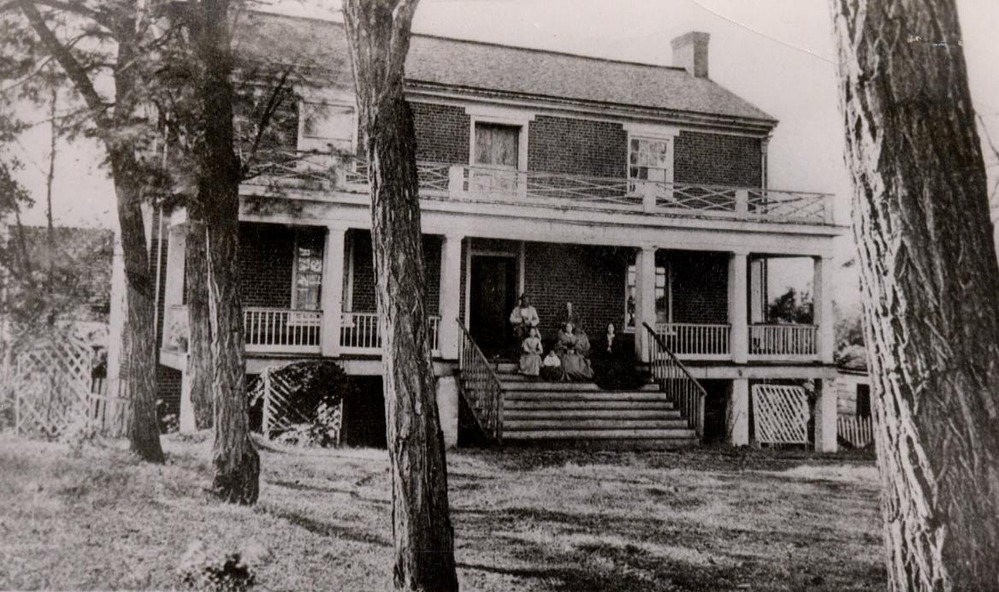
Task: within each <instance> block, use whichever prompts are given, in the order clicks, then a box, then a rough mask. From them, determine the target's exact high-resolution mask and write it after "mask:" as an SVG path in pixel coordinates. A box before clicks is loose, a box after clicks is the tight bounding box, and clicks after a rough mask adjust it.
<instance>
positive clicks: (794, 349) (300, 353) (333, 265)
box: [161, 13, 843, 450]
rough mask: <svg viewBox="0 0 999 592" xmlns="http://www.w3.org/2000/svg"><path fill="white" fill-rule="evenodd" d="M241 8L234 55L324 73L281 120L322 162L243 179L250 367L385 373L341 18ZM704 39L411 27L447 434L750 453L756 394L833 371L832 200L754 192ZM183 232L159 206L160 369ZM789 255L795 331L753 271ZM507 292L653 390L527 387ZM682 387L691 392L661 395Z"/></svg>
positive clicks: (738, 131) (762, 163)
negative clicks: (660, 56) (692, 444)
mask: <svg viewBox="0 0 999 592" xmlns="http://www.w3.org/2000/svg"><path fill="white" fill-rule="evenodd" d="M246 18H247V19H248V21H247V24H246V26H244V27H243V28H242V30H243V31H244V33H243V34H242V38H241V39H240V47H241V49H242V50H244V51H249V52H256V53H257V54H258V55H259V56H261V58H269V59H274V60H280V59H281V58H280V56H281V55H282V52H283V51H284V49H286V48H299V51H300V48H302V47H314V48H315V51H314V52H310V55H311V59H312V60H313V62H314V63H316V64H323V67H324V68H326V70H328V72H327V78H326V79H325V82H324V84H323V85H321V86H315V85H310V87H309V88H301V89H297V91H296V93H295V102H294V104H292V105H291V106H290V109H291V113H290V115H289V117H288V118H287V119H286V121H291V122H292V124H291V125H292V130H293V131H294V127H295V126H297V137H296V138H295V139H294V142H293V145H292V143H289V145H288V146H285V147H284V148H283V149H284V151H285V152H288V153H295V152H297V153H299V154H301V153H303V152H309V151H312V150H319V151H327V152H329V151H330V150H332V151H334V152H335V153H336V154H337V156H334V157H329V158H323V157H317V156H315V155H314V154H309V155H308V157H307V158H304V159H302V158H299V159H295V160H294V161H291V162H290V163H288V162H284V163H282V162H275V163H274V165H273V166H269V167H263V168H262V169H261V171H262V172H261V174H259V175H258V176H256V177H254V178H252V179H250V180H248V181H247V182H246V183H244V185H243V186H242V189H241V196H242V205H241V214H240V216H241V221H242V229H241V264H242V270H243V278H242V286H243V292H242V295H243V304H244V306H245V311H244V315H245V338H246V351H247V356H248V361H247V372H248V373H250V374H254V373H259V372H261V370H262V369H263V368H266V367H268V366H271V365H274V364H280V363H285V362H287V361H290V360H295V359H303V358H315V357H320V356H321V357H326V358H332V359H335V360H338V361H339V362H340V363H341V364H342V366H343V367H344V369H345V370H346V371H347V372H348V373H349V374H350V375H352V376H375V375H378V374H379V373H380V371H381V366H380V363H379V356H380V355H381V352H380V343H379V326H378V319H377V315H376V312H375V299H374V279H373V265H372V248H371V235H370V232H369V229H370V224H371V220H370V213H369V196H368V193H367V191H368V188H367V185H366V178H365V171H364V163H363V162H360V161H358V160H356V159H354V158H350V157H347V156H344V155H350V154H354V153H356V152H357V151H358V147H359V143H360V142H359V138H358V131H357V130H358V124H357V116H356V110H355V101H354V94H353V88H352V86H353V83H352V78H351V71H350V64H349V61H348V57H347V56H348V54H347V47H346V39H345V35H344V31H343V28H342V25H341V24H338V23H334V22H326V21H318V20H306V19H299V18H291V17H284V16H275V15H263V14H255V13H251V14H249V15H248V16H247V17H246ZM708 41H709V40H708V35H706V34H704V33H689V34H687V35H684V36H682V37H680V38H677V39H675V40H674V41H673V44H672V47H673V64H674V65H673V66H671V67H663V66H654V65H648V64H637V63H629V62H622V61H614V60H607V59H599V58H592V57H582V56H577V55H569V54H562V53H556V52H550V51H540V50H534V49H524V48H517V47H507V46H502V45H495V44H489V43H479V42H470V41H460V40H454V39H444V38H439V37H433V36H426V35H414V36H413V38H412V44H411V50H410V53H409V57H408V60H407V64H406V72H407V74H406V76H407V83H406V92H407V96H408V100H409V103H410V106H411V108H412V111H413V115H414V118H415V127H416V134H417V151H418V154H417V158H418V162H419V178H420V192H421V198H422V202H421V204H422V228H423V232H424V241H425V242H424V244H425V252H426V259H427V278H428V286H427V295H426V296H427V298H428V301H429V306H430V308H431V309H432V310H434V311H437V312H438V314H436V315H435V316H434V317H433V318H432V319H431V321H430V322H431V329H432V335H433V350H434V355H435V362H436V366H435V367H436V372H437V374H438V376H439V393H438V400H439V402H440V404H441V408H442V417H443V421H444V423H445V425H444V430H445V433H446V434H448V435H449V437H450V438H452V439H453V437H454V434H455V433H456V430H457V421H458V408H459V407H460V406H467V407H468V409H469V410H471V412H472V415H474V416H475V417H476V418H477V420H478V421H479V423H480V426H481V427H483V429H485V431H487V432H489V434H490V435H492V436H493V437H499V438H502V439H503V441H507V442H508V441H514V440H518V439H522V440H532V439H550V440H551V439H554V440H562V439H565V440H576V441H578V440H587V439H596V440H599V439H604V440H608V441H625V442H635V443H641V442H646V443H650V444H655V443H660V444H663V443H669V442H674V443H679V442H688V441H691V440H692V439H694V438H695V437H697V436H703V435H705V434H708V435H711V434H715V435H721V436H723V437H725V438H727V439H728V441H730V442H732V443H734V444H746V443H748V442H749V439H750V427H751V423H752V421H753V420H752V412H751V396H750V393H751V392H753V387H754V386H756V385H773V384H783V385H793V384H798V383H801V382H803V381H811V382H812V383H814V384H816V385H820V386H821V385H822V384H823V382H825V381H830V380H832V379H834V378H835V375H836V371H835V367H834V366H833V365H832V355H833V318H832V304H831V290H830V283H831V281H832V273H833V270H832V267H831V264H830V261H831V256H832V252H833V244H832V240H833V238H834V237H836V236H838V235H840V234H841V233H842V231H843V229H842V228H841V227H839V226H837V225H835V224H834V222H833V218H832V203H831V198H830V196H827V195H821V194H815V193H806V192H799V191H778V190H773V189H771V188H770V187H769V186H768V180H767V144H768V139H769V138H770V136H771V134H772V133H773V131H774V127H775V126H776V124H777V122H776V121H775V120H774V119H773V118H772V117H770V116H769V115H767V114H766V113H764V112H762V111H761V110H759V109H758V108H756V107H754V106H753V105H752V104H750V103H748V102H747V101H745V100H743V99H741V98H739V97H738V96H736V95H734V94H733V93H731V92H729V91H728V90H726V89H725V88H723V87H722V86H720V85H719V84H717V83H716V82H714V81H712V80H711V79H710V78H709V76H708ZM184 224H185V217H184V212H183V211H182V210H181V211H175V212H172V213H171V214H170V215H169V217H168V220H167V227H168V232H166V233H165V234H168V236H169V248H168V252H167V255H166V257H165V258H164V261H165V268H166V274H165V280H164V285H165V304H166V310H165V317H166V318H165V321H164V328H165V329H164V337H163V347H162V355H161V360H162V364H163V365H165V366H167V367H169V368H172V369H173V370H172V371H167V372H166V373H165V374H168V375H171V376H172V377H173V379H174V380H175V381H176V379H177V377H178V375H177V372H182V371H183V370H184V368H185V363H184V356H185V353H184V351H183V347H182V344H183V339H182V338H180V335H179V333H180V332H182V331H183V325H184V323H183V318H184V315H185V314H186V313H185V311H184V308H183V288H182V285H183V282H182V278H183V273H182V271H183V243H184V239H183V227H184ZM788 256H794V257H809V258H812V259H813V261H814V266H813V270H814V279H813V282H812V285H813V296H814V318H813V320H812V322H811V323H809V324H787V323H768V322H767V318H766V303H767V298H768V294H767V289H766V284H767V277H766V276H767V269H768V267H767V262H768V260H771V259H773V258H780V257H788ZM523 293H527V294H529V295H530V296H531V298H532V300H533V304H534V305H535V307H536V308H537V310H538V312H539V316H540V317H541V321H542V324H541V330H542V334H543V337H544V338H545V339H546V340H551V339H552V338H554V336H555V332H556V330H557V329H556V327H555V323H554V321H555V319H556V318H557V316H558V314H559V313H560V311H562V310H563V309H564V307H565V303H566V302H572V303H573V305H574V310H575V311H576V312H577V313H578V315H579V316H580V318H581V319H582V324H583V326H584V328H585V330H586V331H587V332H588V333H589V334H590V335H591V337H596V336H599V335H601V334H602V333H603V332H604V330H605V328H606V327H607V325H608V324H614V325H615V326H616V327H617V328H618V332H619V333H621V334H622V335H624V336H625V338H626V339H628V340H633V342H634V345H633V346H631V347H634V348H635V353H636V358H637V360H638V363H639V364H642V365H643V367H645V368H648V369H649V370H650V371H651V372H653V373H654V374H655V375H656V376H657V382H658V385H650V386H649V387H645V388H642V389H639V390H638V391H634V392H625V393H620V392H616V393H606V392H603V391H601V390H600V389H599V388H597V387H596V386H595V385H592V384H573V385H565V384H563V385H547V384H536V383H530V384H526V383H525V382H524V381H519V380H518V379H517V378H516V377H514V376H512V375H511V374H512V369H511V368H512V367H513V364H511V363H510V362H511V361H512V360H505V359H503V354H504V352H508V351H509V340H510V325H509V321H508V317H509V315H510V311H511V310H512V309H513V307H514V305H515V303H516V299H517V297H518V295H520V294H523ZM497 355H498V356H499V360H498V361H497V359H496V356H497ZM670 373H673V374H670ZM177 382H181V381H177ZM681 382H682V383H683V384H684V385H687V386H683V389H685V390H684V391H683V392H685V393H688V394H687V395H683V396H684V397H688V399H689V396H690V395H689V393H694V395H693V396H694V398H695V399H696V398H697V397H701V401H700V402H697V401H696V400H695V401H694V402H693V403H691V401H690V400H683V401H681V400H680V399H679V398H678V397H680V395H677V394H675V393H674V394H669V395H668V396H665V395H664V394H663V392H668V391H670V390H671V389H672V388H673V387H674V386H676V385H679V384H680V383H681ZM691 385H692V386H691ZM816 390H817V391H818V392H819V393H820V394H819V395H818V402H817V403H815V405H814V409H815V410H816V414H817V416H818V417H817V421H816V426H822V425H826V424H828V421H832V425H833V428H832V435H831V436H830V435H829V431H828V429H827V430H822V429H821V427H819V428H817V432H818V433H819V434H818V439H817V440H816V442H817V444H816V445H817V447H819V448H821V449H824V450H829V449H833V448H835V427H834V426H835V415H836V404H835V393H834V392H832V390H831V389H828V388H827V389H821V388H819V389H816ZM661 391H662V392H661ZM372 397H376V398H377V397H378V393H377V392H374V393H372ZM664 397H665V398H664ZM557 401H562V402H563V403H564V405H562V406H560V407H557V408H556V407H552V405H554V403H553V402H557ZM829 401H831V403H830V402H829ZM546 404H547V405H549V407H547V408H546V407H545V405H546ZM830 409H831V412H830ZM830 413H831V417H829V418H827V417H826V416H828V415H829V414H830ZM347 420H348V421H349V418H348V419H347Z"/></svg>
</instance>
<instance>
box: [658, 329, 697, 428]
mask: <svg viewBox="0 0 999 592" xmlns="http://www.w3.org/2000/svg"><path fill="white" fill-rule="evenodd" d="M642 325H644V326H645V330H646V331H647V332H648V335H649V337H650V338H651V339H650V340H649V367H650V369H651V370H652V377H653V378H654V379H655V380H656V383H657V384H658V385H659V390H660V391H662V392H664V393H667V395H669V396H670V398H671V399H672V402H673V403H674V404H675V405H676V406H677V407H679V409H680V413H681V415H682V416H683V418H684V419H686V420H687V427H690V428H693V429H694V431H695V432H696V433H697V437H698V438H703V437H704V399H705V398H706V397H707V396H708V392H707V391H706V390H704V387H703V386H702V385H701V383H700V382H698V380H697V379H696V378H694V377H693V375H691V373H690V371H689V370H687V367H686V366H684V365H683V362H681V361H680V359H679V358H677V357H676V355H675V354H674V353H673V351H672V350H670V348H669V346H667V345H666V342H665V340H663V338H662V336H660V335H659V334H658V333H656V330H655V329H653V328H652V327H650V326H649V324H648V323H645V322H643V323H642ZM676 379H679V380H680V384H679V385H677V384H676V383H675V382H674V381H675V380H676Z"/></svg>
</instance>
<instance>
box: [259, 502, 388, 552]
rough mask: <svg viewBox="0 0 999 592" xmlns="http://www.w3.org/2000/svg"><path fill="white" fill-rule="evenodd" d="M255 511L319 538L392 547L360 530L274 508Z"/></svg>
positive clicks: (378, 537)
mask: <svg viewBox="0 0 999 592" xmlns="http://www.w3.org/2000/svg"><path fill="white" fill-rule="evenodd" d="M257 511H258V512H262V513H265V514H269V515H271V516H274V517H275V518H280V519H282V520H284V521H286V522H288V523H289V524H291V525H293V526H297V527H299V528H302V529H304V530H307V531H309V532H311V533H312V534H317V535H319V536H323V537H331V538H338V539H344V540H348V541H353V542H355V543H363V544H365V545H375V546H378V547H391V546H392V542H391V541H387V540H385V539H383V538H382V537H380V536H377V535H373V534H371V533H369V532H366V531H365V530H363V529H360V528H350V527H347V526H339V525H336V524H330V523H328V522H322V521H319V520H316V519H314V518H310V517H308V516H303V515H302V514H297V513H295V512H289V511H286V510H278V509H275V508H263V507H260V506H258V507H257Z"/></svg>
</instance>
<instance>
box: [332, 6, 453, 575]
mask: <svg viewBox="0 0 999 592" xmlns="http://www.w3.org/2000/svg"><path fill="white" fill-rule="evenodd" d="M415 9H416V2H415V1H411V2H408V1H407V0H396V1H378V2H364V1H360V0H347V1H346V2H345V3H344V9H343V10H344V20H345V23H346V29H347V35H348V42H349V46H350V53H351V59H352V60H353V64H354V79H355V86H356V89H357V102H358V107H359V110H360V121H361V125H362V129H363V130H364V132H365V136H366V138H365V151H366V155H367V160H368V164H369V167H368V179H369V181H370V183H371V205H372V208H371V215H372V243H373V248H374V258H375V269H376V285H377V301H378V311H379V316H380V323H381V325H380V326H381V336H382V346H383V351H384V354H383V357H382V360H383V372H384V381H383V384H384V388H385V406H386V419H387V421H386V424H387V430H388V434H387V441H388V448H389V458H390V461H391V466H392V527H393V538H394V540H395V567H394V569H393V579H394V582H395V587H396V589H400V590H457V589H458V580H457V576H456V573H455V564H454V532H453V529H452V527H451V521H450V517H449V509H448V492H447V465H446V461H445V456H444V437H443V434H442V433H441V429H440V420H439V418H438V411H437V401H436V394H435V391H436V385H435V379H434V374H433V365H432V360H431V356H430V342H429V328H428V324H427V311H426V305H425V297H424V294H425V292H426V289H425V288H426V286H425V284H426V279H425V275H424V269H425V267H424V255H423V247H422V236H421V230H420V202H419V188H418V185H417V177H416V143H415V137H414V130H413V119H412V113H411V112H410V110H409V106H408V105H407V104H406V101H405V97H404V95H403V64H404V62H405V59H406V53H407V52H408V50H409V35H410V27H411V24H412V18H413V11H414V10H415Z"/></svg>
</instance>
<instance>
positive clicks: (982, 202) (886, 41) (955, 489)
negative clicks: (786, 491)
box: [831, 0, 999, 590]
mask: <svg viewBox="0 0 999 592" xmlns="http://www.w3.org/2000/svg"><path fill="white" fill-rule="evenodd" d="M831 5H832V12H833V18H834V24H835V31H836V37H837V41H838V45H839V55H840V79H841V85H840V99H841V106H842V109H843V114H844V126H845V129H846V139H847V154H846V157H847V163H848V164H849V167H850V170H851V171H852V176H853V185H854V199H853V208H854V214H853V226H854V233H855V236H856V240H857V244H858V248H859V253H860V262H861V284H862V288H863V300H864V309H865V317H866V325H865V337H866V341H867V344H868V347H870V348H871V362H872V377H873V383H874V386H875V388H874V391H875V393H876V398H875V403H874V414H875V426H876V440H877V449H878V466H879V469H880V473H881V482H882V488H883V518H884V533H885V541H886V546H887V549H886V551H887V564H888V575H889V578H890V581H891V586H892V588H893V589H895V590H995V589H997V588H999V562H997V561H996V557H997V556H999V430H997V429H996V420H997V403H999V400H997V396H999V298H997V297H996V295H997V294H999V265H997V262H996V252H995V248H994V244H993V238H992V228H991V225H990V224H989V211H988V185H987V181H986V176H985V169H984V166H983V161H982V154H981V144H980V142H979V137H978V134H977V131H976V128H975V114H974V111H973V109H972V104H971V99H970V95H969V92H968V84H967V74H966V68H965V61H964V55H963V51H962V47H961V30H960V27H959V24H958V20H957V11H956V8H955V4H954V1H953V0H897V1H894V2H880V1H877V2H868V1H866V0H831Z"/></svg>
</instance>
